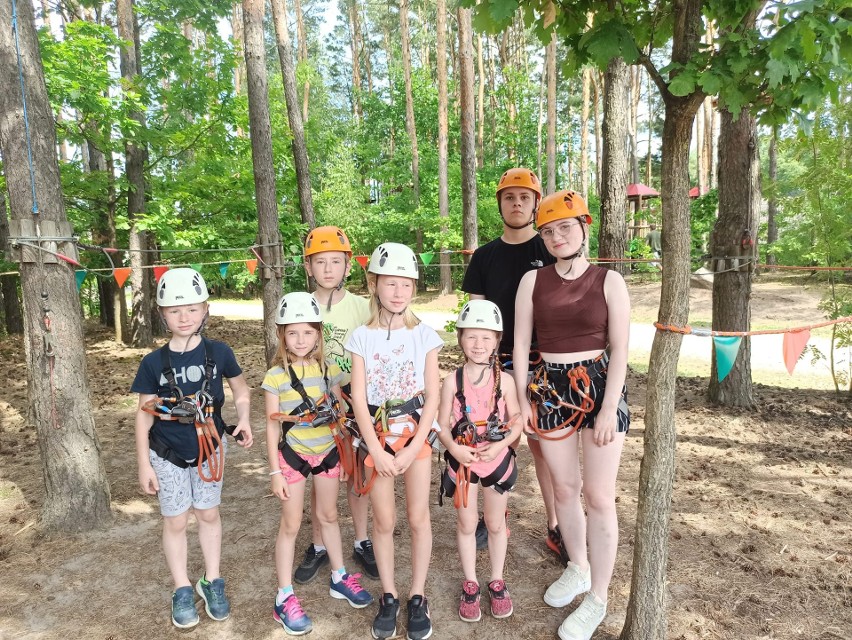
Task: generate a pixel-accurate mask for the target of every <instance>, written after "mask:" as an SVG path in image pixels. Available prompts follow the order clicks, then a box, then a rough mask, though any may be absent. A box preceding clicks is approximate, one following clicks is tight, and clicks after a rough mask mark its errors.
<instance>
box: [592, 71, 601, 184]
mask: <svg viewBox="0 0 852 640" xmlns="http://www.w3.org/2000/svg"><path fill="white" fill-rule="evenodd" d="M592 82H593V83H594V84H593V87H594V89H595V193H596V194H598V196H600V194H601V169H602V167H601V164H602V163H603V133H602V132H601V127H602V124H603V123H602V121H601V120H602V118H601V93H603V92H602V91H601V89H602V88H603V87H602V84H603V82H602V81H601V75H600V74H599V73H598V71H597V70H595V71H594V72H593V75H592Z"/></svg>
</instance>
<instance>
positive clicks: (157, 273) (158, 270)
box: [154, 264, 169, 282]
mask: <svg viewBox="0 0 852 640" xmlns="http://www.w3.org/2000/svg"><path fill="white" fill-rule="evenodd" d="M168 270H169V268H168V266H166V265H164V264H159V265H157V266H155V267H154V282H159V281H160V278H161V277H162V275H163V274H164V273H165V272H166V271H168Z"/></svg>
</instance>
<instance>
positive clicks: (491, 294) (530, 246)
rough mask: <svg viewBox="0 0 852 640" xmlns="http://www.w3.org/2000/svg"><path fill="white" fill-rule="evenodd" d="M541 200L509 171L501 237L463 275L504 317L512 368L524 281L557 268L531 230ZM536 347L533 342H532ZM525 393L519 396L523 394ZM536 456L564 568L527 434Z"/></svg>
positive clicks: (549, 494) (527, 178)
mask: <svg viewBox="0 0 852 640" xmlns="http://www.w3.org/2000/svg"><path fill="white" fill-rule="evenodd" d="M539 200H541V183H540V182H539V180H538V176H536V175H535V173H533V172H532V171H530V170H529V169H524V168H517V169H509V170H508V171H506V173H504V174H503V176H502V177H501V178H500V182H499V184H498V185H497V210H498V211H499V212H500V217H501V218H502V219H503V234H502V235H501V236H500V237H499V238H496V239H495V240H492V241H491V242H489V243H488V244H485V245H483V246H481V247H480V248H479V249H477V250H476V251H474V253H473V256H472V257H471V260H470V264H469V265H468V268H467V271H466V272H465V274H464V281H463V282H462V289H463V290H464V291H465V292H467V293H468V294H469V295H470V299H471V300H477V299H485V300H490V301H491V302H493V303H494V304H496V305H497V306H498V307H499V308H500V312H501V313H502V314H503V338H502V339H501V340H500V360H501V362H502V363H503V365H504V366H505V367H506V368H508V369H511V368H512V363H511V359H512V348H513V347H514V342H515V335H514V334H515V294H516V293H517V291H518V285H519V284H520V282H521V278H522V277H523V276H524V274H525V273H527V272H528V271H532V270H533V269H540V268H541V267H544V266H546V265H550V264H553V263H554V262H555V260H554V258H553V256H551V255H550V253H548V251H547V249H546V248H545V246H544V242H543V241H542V239H541V237H539V235H538V234H537V233H536V231H535V229H533V226H532V224H533V221H534V220H535V212H536V209H537V207H538V203H539ZM533 344H535V336H533ZM522 391H523V390H519V393H520V392H522ZM527 442H528V444H529V447H530V451H531V452H532V454H533V461H534V462H535V473H536V477H537V479H538V483H539V487H540V488H541V496H542V499H543V501H544V508H545V511H546V512H547V540H546V542H547V546H548V547H549V548H550V549H551V550H552V551H553V552H554V553H555V554H557V555H558V556H559V557H560V559H561V560H562V562H563V563H565V562H567V560H568V556H567V553H565V547H564V545H563V544H562V536H561V534H560V533H559V526H558V524H557V521H556V509H555V506H554V499H553V486H552V484H551V480H550V472H549V471H548V470H547V465H546V464H545V463H544V460H543V459H542V457H541V444H540V443H539V441H538V440H537V439H534V438H533V437H530V436H529V434H527ZM479 524H480V526H479V527H477V548H484V547H485V546H486V545H487V531H486V529H485V527H484V523H483V521H481V520H480V523H479Z"/></svg>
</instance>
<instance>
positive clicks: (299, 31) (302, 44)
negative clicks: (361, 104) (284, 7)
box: [293, 0, 311, 122]
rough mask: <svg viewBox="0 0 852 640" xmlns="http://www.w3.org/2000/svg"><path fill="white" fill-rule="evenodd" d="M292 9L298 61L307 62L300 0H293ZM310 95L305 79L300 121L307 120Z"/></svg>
mask: <svg viewBox="0 0 852 640" xmlns="http://www.w3.org/2000/svg"><path fill="white" fill-rule="evenodd" d="M293 8H294V11H295V12H296V35H297V37H298V38H299V62H301V63H302V64H304V65H307V64H308V36H307V33H305V18H304V16H303V15H302V0H294V4H293ZM310 96H311V81H310V80H307V79H306V80H305V86H304V87H302V122H307V121H308V106H309V99H310Z"/></svg>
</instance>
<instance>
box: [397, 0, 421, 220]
mask: <svg viewBox="0 0 852 640" xmlns="http://www.w3.org/2000/svg"><path fill="white" fill-rule="evenodd" d="M399 28H400V37H401V40H402V74H403V80H404V82H405V131H406V132H407V133H408V139H409V141H410V142H411V179H412V182H413V183H414V208H415V209H417V208H418V207H419V206H420V153H419V152H418V150H417V127H416V126H415V122H414V95H413V94H412V88H411V38H410V37H409V30H408V0H400V3H399ZM418 228H419V225H418Z"/></svg>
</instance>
